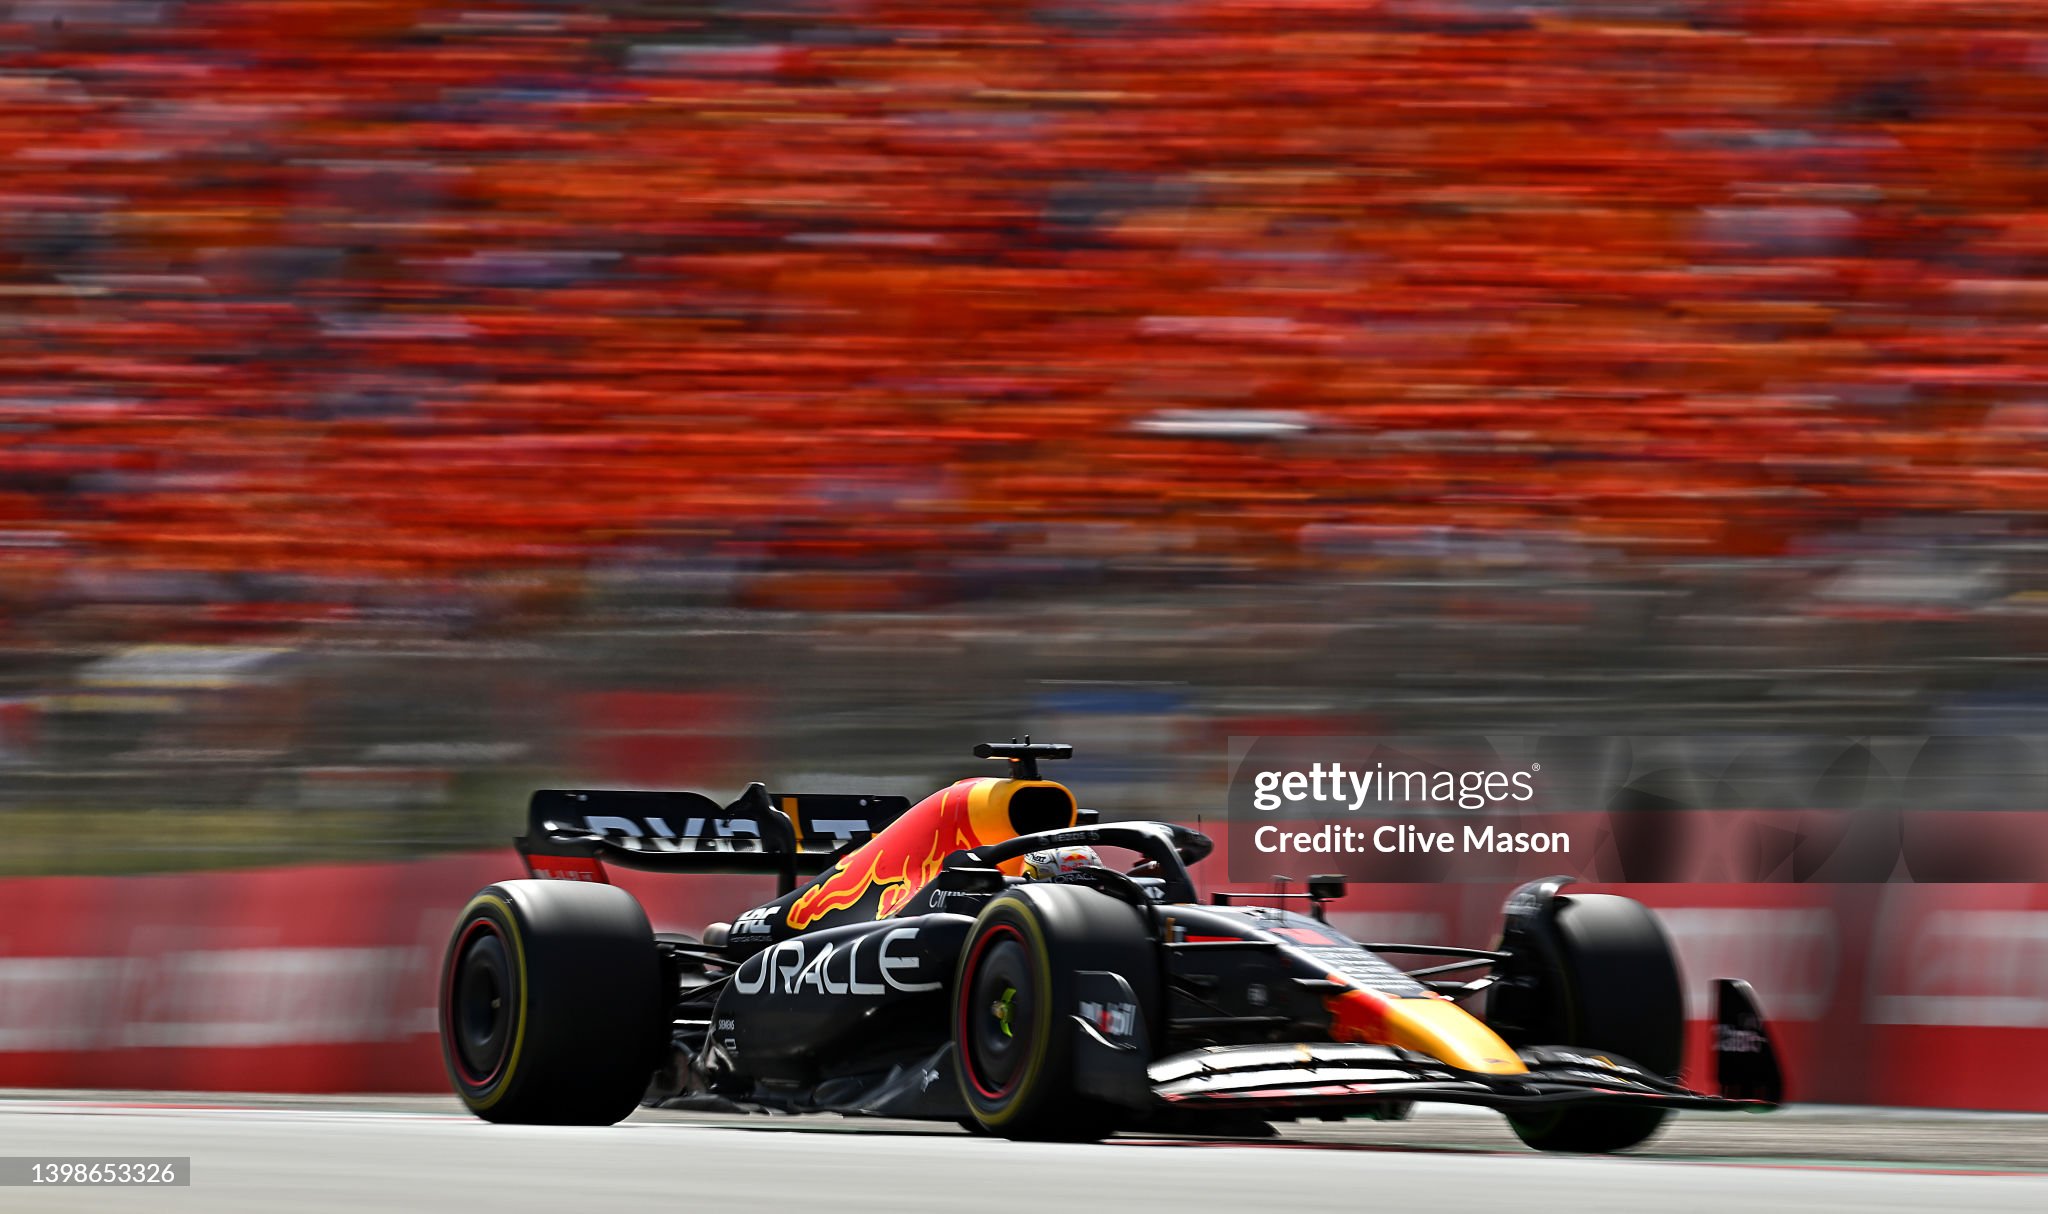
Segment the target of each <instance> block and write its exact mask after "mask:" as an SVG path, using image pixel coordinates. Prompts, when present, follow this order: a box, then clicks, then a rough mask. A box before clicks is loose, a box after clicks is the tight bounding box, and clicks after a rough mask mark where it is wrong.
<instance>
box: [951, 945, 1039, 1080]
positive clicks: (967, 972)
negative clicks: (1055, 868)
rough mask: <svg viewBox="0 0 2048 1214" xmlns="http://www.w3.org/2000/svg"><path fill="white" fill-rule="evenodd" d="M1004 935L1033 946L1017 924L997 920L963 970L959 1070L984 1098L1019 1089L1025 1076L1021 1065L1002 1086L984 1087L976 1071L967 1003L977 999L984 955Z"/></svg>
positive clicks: (1027, 946) (961, 980) (975, 946)
mask: <svg viewBox="0 0 2048 1214" xmlns="http://www.w3.org/2000/svg"><path fill="white" fill-rule="evenodd" d="M1003 936H1008V937H1009V938H1010V939H1012V940H1015V941H1016V942H1017V943H1018V944H1019V945H1023V946H1024V947H1025V948H1026V949H1027V950H1028V949H1029V948H1030V946H1029V945H1028V944H1027V943H1026V942H1025V940H1024V933H1022V932H1020V931H1018V930H1017V929H1016V928H1014V927H1011V926H1010V925H1009V924H1007V923H998V924H996V925H995V926H994V927H991V928H990V929H989V930H988V931H987V932H986V933H985V934H983V936H982V937H981V939H979V940H976V941H975V942H974V951H973V952H971V953H969V954H967V966H966V968H965V969H963V970H962V971H961V973H960V1004H959V1032H958V1036H959V1038H960V1052H961V1058H960V1070H961V1072H962V1073H963V1074H965V1075H966V1076H967V1082H968V1083H970V1084H972V1085H973V1086H974V1090H975V1091H976V1092H979V1093H980V1094H981V1095H982V1097H983V1098H984V1099H988V1100H1001V1099H1002V1098H1003V1097H1005V1096H1008V1095H1009V1094H1010V1093H1011V1091H1013V1090H1014V1089H1015V1088H1016V1086H1017V1080H1018V1079H1019V1078H1020V1077H1022V1075H1023V1073H1024V1072H1023V1068H1021V1067H1019V1068H1018V1071H1017V1074H1015V1075H1012V1076H1010V1081H1009V1082H1008V1083H1006V1084H1004V1085H1003V1086H1002V1087H1000V1088H996V1089H993V1090H991V1089H989V1088H987V1087H984V1086H983V1085H982V1082H981V1076H980V1075H978V1074H976V1073H975V1066H974V1054H973V1049H972V1040H973V1038H972V1034H971V1032H970V1031H969V1028H968V1023H967V1017H968V1003H969V1001H970V1000H972V999H973V998H974V981H975V978H976V969H975V967H977V966H978V965H980V964H981V955H982V954H983V953H984V952H987V951H988V947H989V945H990V944H992V943H994V942H995V941H996V940H997V939H998V938H1000V937H1003Z"/></svg>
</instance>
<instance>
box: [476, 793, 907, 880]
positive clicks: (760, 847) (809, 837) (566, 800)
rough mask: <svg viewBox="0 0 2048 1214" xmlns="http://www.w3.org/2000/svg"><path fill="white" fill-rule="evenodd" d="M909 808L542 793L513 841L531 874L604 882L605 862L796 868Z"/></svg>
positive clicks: (667, 868)
mask: <svg viewBox="0 0 2048 1214" xmlns="http://www.w3.org/2000/svg"><path fill="white" fill-rule="evenodd" d="M909 808H910V799H909V798H908V797H888V796H879V795H875V794H872V793H771V792H769V791H768V790H767V788H766V787H765V786H763V785H760V784H750V785H748V786H747V791H745V792H743V793H741V794H740V796H739V799H737V800H735V801H734V802H733V803H732V804H730V805H727V806H724V807H720V806H719V804H718V802H716V801H713V800H712V799H711V798H710V797H707V796H705V795H704V794H703V793H698V792H632V791H622V790H608V789H556V788H544V789H541V790H539V791H537V792H535V793H534V794H533V798H532V800H530V801H529V802H528V803H527V809H526V818H527V825H526V834H524V835H522V836H520V837H519V838H517V839H515V840H513V845H514V846H515V847H517V848H518V849H519V855H520V857H521V858H522V859H523V860H525V862H526V868H527V871H528V872H530V873H532V874H533V875H534V876H536V877H553V878H557V879H561V880H569V881H604V880H606V877H605V873H604V862H605V861H610V862H611V863H613V864H618V865H622V866H624V867H626V868H639V869H647V870H650V871H653V872H668V873H774V874H776V876H777V877H779V878H780V880H781V889H782V890H783V891H784V892H787V891H789V890H791V889H794V888H796V877H797V874H798V873H799V872H805V873H816V872H822V871H824V869H825V868H826V866H827V865H828V864H829V863H830V862H831V860H832V858H833V857H835V856H837V855H839V854H840V853H841V852H844V851H846V850H847V849H849V848H852V847H857V846H859V845H860V844H862V843H865V842H867V841H868V840H869V839H871V838H873V837H874V835H875V832H876V831H879V830H881V829H882V828H883V827H884V826H887V825H888V824H889V823H891V822H893V821H895V820H896V819H897V818H898V817H900V816H901V815H902V814H903V811H905V810H907V809H909Z"/></svg>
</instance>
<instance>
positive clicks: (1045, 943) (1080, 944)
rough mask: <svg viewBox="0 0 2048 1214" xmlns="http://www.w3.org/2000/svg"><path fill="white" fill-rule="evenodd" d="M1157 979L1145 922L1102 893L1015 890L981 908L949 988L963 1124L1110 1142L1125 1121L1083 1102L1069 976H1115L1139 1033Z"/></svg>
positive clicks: (1064, 888) (1150, 1011)
mask: <svg viewBox="0 0 2048 1214" xmlns="http://www.w3.org/2000/svg"><path fill="white" fill-rule="evenodd" d="M1159 970H1160V958H1159V950H1158V947H1157V945H1156V943H1155V942H1154V940H1153V935H1152V929H1151V925H1150V923H1149V921H1148V916H1147V915H1146V914H1145V913H1144V912H1142V911H1140V910H1139V909H1138V908H1136V907H1134V906H1132V905H1130V904H1129V903H1127V902H1122V901H1119V900H1118V899H1116V898H1113V897H1110V896H1109V895H1107V894H1102V893H1098V892H1096V891H1095V890H1092V889H1086V888H1083V887H1081V886H1076V885H1053V884H1043V885H1020V886H1016V887H1013V888H1012V889H1010V890H1009V891H1008V892H1007V893H1004V894H1002V895H1001V896H999V897H997V898H995V899H994V900H993V901H991V902H990V903H989V904H988V905H987V906H985V907H983V908H982V911H981V914H980V916H979V917H977V918H976V920H975V922H974V928H973V930H971V931H970V932H969V933H968V935H967V942H966V945H965V946H964V947H963V948H962V949H961V951H960V962H959V965H958V967H957V969H956V970H955V972H954V981H953V998H954V1003H953V1050H954V1061H955V1064H956V1065H955V1067H954V1071H955V1073H956V1074H957V1075H958V1077H959V1082H960V1095H961V1098H962V1099H963V1100H964V1101H965V1102H966V1104H967V1109H968V1114H969V1118H970V1119H971V1121H972V1122H973V1124H975V1125H977V1126H979V1127H980V1128H981V1130H982V1131H984V1132H986V1133H989V1134H996V1135H1000V1136H1002V1137H1004V1138H1014V1139H1027V1140H1039V1141H1058V1142H1090V1141H1094V1140H1096V1139H1100V1138H1103V1137H1106V1136H1107V1135H1109V1134H1112V1133H1114V1132H1115V1131H1116V1129H1117V1128H1118V1126H1119V1124H1121V1122H1122V1121H1123V1120H1124V1119H1125V1117H1127V1116H1128V1114H1127V1113H1125V1112H1123V1111H1121V1110H1119V1109H1117V1108H1115V1107H1114V1106H1111V1105H1108V1104H1104V1103H1102V1102H1100V1101H1097V1100H1094V1099H1092V1098H1090V1097H1088V1096H1085V1095H1083V1094H1082V1093H1081V1091H1080V1089H1079V1086H1078V1084H1077V1081H1076V1076H1075V1066H1074V1061H1075V1060H1074V1051H1075V1046H1076V1043H1077V1041H1078V1039H1079V1032H1080V1029H1079V1027H1078V1025H1077V1023H1076V1021H1075V1014H1076V1013H1077V1012H1078V1011H1079V1006H1078V998H1079V996H1078V994H1077V987H1078V983H1079V980H1080V979H1079V975H1081V974H1082V973H1083V972H1084V971H1107V972H1110V973H1114V974H1117V975H1119V976H1121V977H1122V978H1123V980H1124V981H1125V982H1126V983H1127V984H1129V986H1130V988H1131V993H1132V995H1133V997H1134V998H1135V999H1136V1005H1137V1009H1138V1015H1139V1017H1140V1018H1141V1020H1142V1022H1143V1024H1144V1025H1145V1026H1146V1028H1147V1031H1148V1032H1149V1031H1151V1030H1152V1029H1153V1027H1154V1026H1156V1025H1157V1024H1158V1023H1159V1020H1158V1009H1159V1002H1160V996H1159V991H1160V977H1159ZM1146 1048H1148V1049H1149V1048H1150V1046H1149V1043H1148V1045H1147V1047H1146Z"/></svg>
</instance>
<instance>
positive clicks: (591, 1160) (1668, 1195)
mask: <svg viewBox="0 0 2048 1214" xmlns="http://www.w3.org/2000/svg"><path fill="white" fill-rule="evenodd" d="M0 1154H5V1155H32V1156H41V1155H61V1156H88V1155H108V1156H113V1155H126V1156H139V1155H185V1156H190V1157H191V1159H192V1170H191V1176H192V1184H191V1187H189V1188H158V1189H141V1188H129V1189H107V1188H97V1189H75V1188H74V1189H34V1188H6V1189H0V1210H5V1211H8V1212H9V1214H13V1212H15V1211H22V1212H30V1211H33V1212H36V1214H40V1212H42V1211H79V1210H93V1211H98V1210H108V1211H128V1210H135V1211H164V1212H173V1211H177V1212H183V1211H263V1212H265V1214H269V1212H272V1211H301V1210H307V1211H315V1210H317V1211H328V1210H333V1211H380V1212H381V1211H399V1210H433V1211H469V1210H477V1211H543V1210H544V1211H550V1212H552V1214H564V1212H577V1214H581V1212H583V1211H600V1210H610V1209H661V1210H676V1211H685V1210H737V1211H746V1212H748V1214H757V1212H768V1211H780V1210H802V1211H808V1212H817V1211H834V1212H837V1211H870V1210H873V1211H889V1212H890V1214H906V1212H909V1211H921V1210H935V1211H937V1210H943V1211H977V1210H1031V1211H1034V1212H1036V1211H1046V1210H1052V1211H1055V1212H1057V1214H1084V1212H1088V1211H1094V1210H1117V1211H1129V1212H1132V1214H1139V1212H1149V1211H1182V1212H1185V1211H1210V1210H1214V1211H1261V1210H1268V1211H1274V1212H1275V1214H1278V1212H1279V1211H1281V1210H1295V1209H1309V1210H1317V1209H1347V1210H1348V1209H1359V1208H1363V1209H1374V1208H1386V1207H1392V1206H1404V1207H1411V1208H1428V1209H1431V1210H1432V1211H1438V1210H1486V1211H1504V1210H1517V1211H1520V1210H1538V1211H1540V1210H1554V1209H1570V1210H1573V1211H1575V1212H1580V1211H1606V1210H1613V1211H1624V1210H1626V1211H1630V1212H1631V1214H1637V1212H1641V1211H1645V1210H1649V1211H1656V1212H1658V1214H1663V1212H1665V1211H1672V1210H1714V1211H1776V1210H1797V1211H1829V1210H1839V1211H1844V1212H1847V1211H1867V1210H1878V1211H1890V1210H1936V1209H1944V1208H1946V1209H1951V1210H1969V1211H1972V1212H1973V1214H1974V1212H1976V1211H2000V1210H2025V1211H2029V1212H2031V1214H2041V1212H2042V1211H2048V1117H2023V1116H2004V1115H1995V1114H1975V1115H1970V1114H1964V1115H1953V1114H1914V1113H1896V1112H1874V1111H1869V1110H1863V1111H1858V1110H1846V1109H1833V1110H1825V1109H1824V1110H1792V1111H1788V1112H1786V1113H1782V1114H1776V1115H1772V1116H1767V1117H1760V1116H1751V1115H1745V1114H1716V1115H1699V1114H1695V1115H1693V1116H1691V1117H1689V1118H1682V1119H1679V1121H1677V1122H1676V1123H1675V1124H1674V1125H1673V1127H1672V1128H1671V1129H1669V1130H1667V1131H1666V1132H1665V1134H1664V1135H1663V1136H1661V1137H1660V1138H1658V1139H1656V1140H1655V1141H1654V1142H1653V1143H1651V1144H1650V1145H1649V1146H1648V1147H1646V1148H1645V1149H1643V1150H1642V1151H1640V1152H1636V1153H1632V1154H1630V1155H1626V1156H1617V1157H1609V1158H1583V1157H1570V1156H1551V1155H1539V1154H1536V1153H1534V1152H1531V1151H1528V1150H1525V1149H1524V1148H1522V1147H1521V1146H1520V1145H1519V1144H1517V1143H1516V1142H1515V1141H1514V1139H1513V1137H1512V1136H1511V1135H1509V1134H1508V1133H1507V1131H1506V1129H1505V1127H1504V1126H1503V1125H1502V1123H1501V1122H1500V1120H1499V1119H1498V1118H1497V1117H1495V1116H1492V1115H1490V1114H1484V1113H1476V1112H1468V1111H1463V1110H1427V1111H1424V1112H1420V1113H1418V1114H1417V1115H1416V1117H1415V1118H1414V1119H1413V1120H1412V1121H1409V1122H1406V1123H1402V1124H1381V1123H1375V1122H1348V1123H1342V1124H1337V1125H1324V1124H1318V1125H1313V1126H1307V1127H1290V1128H1287V1129H1285V1130H1284V1131H1283V1133H1282V1135H1281V1137H1279V1138H1276V1139H1269V1140H1264V1141H1256V1142H1247V1141H1218V1140H1209V1139H1169V1138H1149V1139H1146V1138H1119V1139H1117V1140H1115V1141H1113V1142H1110V1143H1106V1144H1100V1145H1088V1146H1063V1145H1046V1144H1036V1143H1009V1142H1001V1141H995V1140H990V1139H983V1138H976V1137H971V1136H969V1135H967V1134H964V1133H961V1132H959V1131H958V1130H955V1129H952V1128H951V1127H944V1126H928V1125H919V1124H915V1123H904V1122H879V1121H865V1122H863V1121H850V1120H842V1119H839V1118H836V1117H819V1118H784V1117H712V1116H701V1115H690V1114H671V1113H660V1112H650V1111H642V1112H640V1113H638V1114H636V1115H635V1116H634V1117H632V1118H631V1119H630V1120H628V1121H627V1122H625V1123H624V1124H623V1125H619V1126H613V1127H609V1128H604V1129H582V1128H574V1129H564V1128H544V1127H528V1126H492V1125H485V1124H483V1123H482V1122H479V1121H476V1120H473V1119H471V1118H470V1117H468V1116H466V1115H464V1114H463V1113H461V1112H460V1110H459V1109H458V1108H457V1106H456V1105H455V1103H454V1102H453V1101H452V1100H437V1099H425V1098H417V1099H408V1098H396V1097H394V1098H374V1097H372V1098H363V1099H319V1098H313V1099H295V1098H281V1097H261V1096H250V1097H221V1096H189V1097H179V1096H172V1095H165V1094H119V1093H61V1094H56V1093H27V1092H21V1093H11V1094H0ZM1283 1203H1284V1204H1283Z"/></svg>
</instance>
